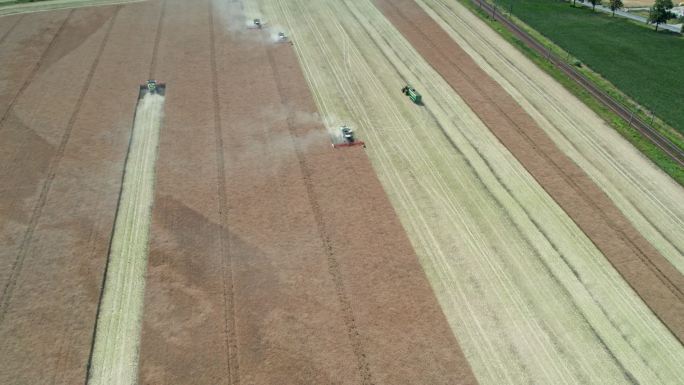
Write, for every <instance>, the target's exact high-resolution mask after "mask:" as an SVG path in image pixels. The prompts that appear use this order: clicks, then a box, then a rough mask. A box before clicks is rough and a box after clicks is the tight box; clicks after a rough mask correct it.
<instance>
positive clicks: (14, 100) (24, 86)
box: [0, 9, 75, 321]
mask: <svg viewBox="0 0 684 385" xmlns="http://www.w3.org/2000/svg"><path fill="white" fill-rule="evenodd" d="M74 11H75V10H74V9H72V10H71V11H69V13H68V14H67V16H66V17H65V18H64V21H63V22H62V24H61V25H60V26H59V28H58V29H57V32H55V35H54V36H53V37H52V40H50V43H48V45H47V47H46V48H45V50H43V53H42V54H41V55H40V58H39V59H38V61H36V62H35V63H34V64H33V67H32V68H31V72H30V73H29V75H28V77H27V78H26V80H25V81H24V84H22V85H21V88H19V91H18V92H17V93H16V94H15V95H14V97H12V100H10V102H9V104H8V105H7V109H5V112H3V114H2V118H0V130H2V128H3V126H4V123H5V121H6V120H7V118H8V117H9V113H10V111H12V109H13V108H14V105H15V104H16V103H17V101H18V100H19V98H20V97H21V95H23V94H24V91H26V89H27V88H28V86H29V85H30V84H31V82H33V78H34V77H35V76H36V74H37V73H38V71H39V70H40V66H41V64H42V62H43V60H44V59H45V56H46V55H47V53H48V52H50V50H51V49H52V47H53V46H54V45H55V42H56V41H57V37H58V36H59V35H60V34H61V33H62V31H63V30H64V27H65V26H66V25H67V22H68V21H69V20H70V19H71V16H72V15H73V14H74ZM12 29H14V27H12ZM1 320H2V310H1V308H0V321H1Z"/></svg>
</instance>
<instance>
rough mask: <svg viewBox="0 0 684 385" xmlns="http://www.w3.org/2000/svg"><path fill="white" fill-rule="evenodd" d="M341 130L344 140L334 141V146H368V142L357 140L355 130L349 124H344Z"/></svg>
mask: <svg viewBox="0 0 684 385" xmlns="http://www.w3.org/2000/svg"><path fill="white" fill-rule="evenodd" d="M340 132H341V134H342V139H343V140H344V141H343V142H342V143H335V142H333V145H332V146H333V148H340V147H351V146H363V147H364V148H365V147H366V144H365V143H364V142H362V141H360V140H356V137H355V136H354V131H353V130H352V129H351V128H349V127H348V126H346V125H344V126H342V127H340Z"/></svg>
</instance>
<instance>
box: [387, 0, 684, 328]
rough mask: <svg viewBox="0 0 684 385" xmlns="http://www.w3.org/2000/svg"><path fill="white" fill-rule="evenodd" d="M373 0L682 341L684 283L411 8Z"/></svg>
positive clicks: (403, 0) (405, 1) (407, 3)
mask: <svg viewBox="0 0 684 385" xmlns="http://www.w3.org/2000/svg"><path fill="white" fill-rule="evenodd" d="M375 2H376V4H377V5H378V7H379V8H380V9H381V11H382V12H383V13H384V14H385V16H386V17H387V18H388V19H389V20H390V21H391V22H392V23H393V24H394V25H395V26H396V28H397V29H398V30H399V31H401V33H402V34H403V35H404V36H405V37H406V39H407V40H409V41H410V42H411V43H412V45H413V46H414V47H415V48H416V49H417V50H418V52H420V53H421V54H422V55H423V56H424V57H425V58H426V59H427V60H428V61H429V62H430V63H431V65H432V66H433V67H434V68H435V69H436V70H437V71H438V72H439V73H440V74H441V75H442V76H443V77H444V79H445V80H447V82H449V84H451V85H452V87H453V88H454V89H455V90H456V91H457V92H458V93H459V94H460V95H461V96H462V97H463V99H464V100H465V101H466V103H467V104H468V105H469V106H470V108H471V109H472V110H473V111H475V112H476V113H477V114H478V115H479V116H480V118H481V119H482V120H483V122H485V124H486V125H487V126H488V127H489V128H490V130H491V131H492V132H493V133H494V134H495V135H496V136H497V137H498V138H499V140H501V142H502V143H503V144H504V145H506V147H507V148H508V149H509V150H510V151H511V152H512V153H513V155H514V156H515V157H516V158H517V159H518V160H519V161H520V162H521V163H522V164H523V165H524V166H525V168H527V170H528V171H529V172H530V173H531V174H532V175H533V176H534V177H535V179H537V181H538V182H539V183H540V184H541V185H542V186H543V187H544V189H545V190H546V191H547V192H548V193H549V194H550V195H551V196H552V197H553V198H554V199H555V200H556V202H558V204H559V205H560V206H561V207H562V208H563V209H564V210H565V211H566V212H567V213H568V215H569V216H570V217H571V218H572V219H573V220H574V221H575V222H576V223H577V225H578V226H579V227H580V228H581V229H582V230H583V231H584V232H585V233H586V234H587V236H588V237H589V238H590V239H591V240H592V241H593V242H594V244H595V245H596V246H597V247H598V248H599V249H600V250H601V252H602V253H603V254H604V255H605V256H606V258H608V260H609V261H610V262H611V263H612V264H613V266H615V268H616V269H617V270H618V271H619V272H620V274H622V276H623V277H624V278H625V280H626V281H627V282H628V283H629V284H630V285H631V286H632V288H634V290H635V291H636V292H637V293H638V294H639V296H640V297H641V298H642V299H643V300H644V302H645V303H646V304H647V305H648V306H649V307H650V308H651V309H652V310H653V311H654V313H655V314H656V315H657V316H658V317H659V318H660V319H661V320H662V321H663V323H664V324H665V325H666V326H667V327H668V328H669V329H670V330H671V331H672V333H673V334H674V335H675V336H677V337H678V338H679V339H680V341H683V340H684V292H683V290H684V277H682V275H681V274H680V273H679V272H678V271H677V270H676V269H675V268H674V267H673V266H672V265H671V264H670V263H668V261H667V260H666V259H665V258H664V257H663V256H662V255H660V254H659V253H658V252H657V250H655V249H654V248H653V246H652V245H651V244H650V243H648V241H646V240H645V239H644V238H643V237H642V236H641V235H640V234H639V232H638V231H637V230H636V229H635V228H634V227H633V226H632V225H631V224H630V223H629V222H628V221H627V219H626V218H624V216H623V215H622V213H621V212H620V211H619V210H618V209H617V207H615V205H614V204H613V202H612V201H611V200H610V198H608V197H607V196H606V195H605V194H604V193H603V192H602V191H601V189H600V188H599V187H598V186H596V185H595V184H594V183H593V182H592V181H591V179H590V178H589V177H588V176H587V175H586V173H584V171H582V170H581V169H580V168H579V167H578V166H577V165H576V164H575V163H573V162H572V161H571V160H570V159H569V158H568V157H567V156H565V155H564V154H563V153H562V152H561V151H560V150H559V149H558V148H557V147H556V146H555V145H554V143H553V142H552V141H551V140H550V138H549V137H548V136H547V135H546V134H545V133H544V131H543V130H542V129H541V128H540V127H539V126H537V125H536V123H535V122H534V121H533V120H532V119H531V118H530V117H529V115H527V114H526V113H525V111H524V110H523V109H522V108H521V107H520V106H519V105H518V104H517V103H516V101H515V100H514V99H513V98H512V97H511V96H510V95H509V94H507V93H506V92H505V90H504V89H503V88H502V87H501V86H499V85H498V84H497V83H496V82H495V81H494V80H492V79H491V78H490V77H489V76H488V75H487V74H486V73H485V72H484V71H482V69H480V68H479V67H478V66H477V64H476V63H475V62H474V61H473V60H472V58H470V57H469V56H468V55H467V53H465V52H464V51H463V50H462V49H461V48H460V47H459V46H458V44H457V43H455V42H454V41H453V40H452V39H451V38H450V37H449V36H448V35H447V34H446V33H445V32H444V31H443V30H442V29H441V28H440V27H439V25H438V24H437V23H436V22H435V21H433V20H432V19H431V18H430V17H429V16H428V15H427V14H426V13H425V12H424V11H423V10H422V9H421V8H420V7H419V6H418V5H417V4H416V3H415V2H413V1H412V0H397V1H388V0H376V1H375Z"/></svg>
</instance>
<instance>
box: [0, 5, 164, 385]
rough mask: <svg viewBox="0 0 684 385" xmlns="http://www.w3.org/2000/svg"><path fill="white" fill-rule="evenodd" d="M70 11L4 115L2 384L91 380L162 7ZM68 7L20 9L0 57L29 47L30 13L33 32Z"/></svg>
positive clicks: (0, 144) (0, 131) (59, 18)
mask: <svg viewBox="0 0 684 385" xmlns="http://www.w3.org/2000/svg"><path fill="white" fill-rule="evenodd" d="M69 12H73V13H72V14H71V17H70V18H69V20H68V21H67V23H66V24H65V26H64V28H63V29H62V31H61V32H60V34H59V36H58V37H57V38H56V39H55V41H54V43H53V44H52V45H51V46H50V47H49V48H47V50H46V51H45V52H42V53H41V52H39V53H38V54H39V55H38V57H42V62H41V64H40V66H39V69H38V70H37V71H36V73H35V76H34V77H33V78H32V79H31V80H30V82H29V83H28V84H27V86H26V87H25V90H24V91H23V92H22V93H21V95H20V96H19V98H17V101H16V103H15V104H14V106H13V107H12V108H11V110H10V113H9V118H8V119H7V120H6V121H5V122H4V124H3V125H2V127H0V136H2V139H0V154H1V155H0V156H2V161H1V162H0V164H2V169H1V170H2V171H1V173H2V174H0V180H2V186H3V187H2V188H3V190H2V193H0V201H1V202H2V204H1V205H0V207H1V208H2V214H1V215H0V232H1V234H2V235H1V236H2V245H3V247H2V248H0V249H2V251H3V255H2V258H1V260H2V262H3V265H2V267H1V268H0V271H2V274H3V275H2V286H1V289H2V290H3V292H2V306H3V307H2V314H1V316H0V317H1V318H0V357H2V364H0V383H3V384H45V383H54V384H75V383H83V382H84V380H85V376H86V368H87V364H88V356H89V353H90V348H91V341H92V336H93V330H94V324H95V319H96V312H97V303H98V300H99V294H100V289H101V285H102V278H103V273H104V267H105V262H106V258H107V247H108V245H109V238H110V234H111V231H112V225H113V220H114V214H115V210H116V203H117V200H118V192H119V188H120V183H121V176H122V171H123V162H124V158H125V155H126V149H127V146H128V139H129V135H130V129H131V125H132V119H133V112H134V110H135V103H136V96H137V87H138V84H139V82H140V81H141V78H143V79H144V77H145V76H146V74H147V72H148V70H149V63H150V57H151V47H152V40H153V37H154V29H155V27H156V25H155V24H154V23H153V24H151V25H150V24H149V23H148V18H154V17H155V15H156V14H158V12H159V7H158V4H156V3H141V4H136V5H130V6H127V7H121V8H120V7H105V8H88V9H82V10H74V11H67V13H69ZM67 13H65V12H64V11H60V12H54V13H53V12H50V13H37V14H31V15H25V16H23V17H22V19H21V21H20V24H19V25H17V27H16V28H15V29H14V31H13V32H12V33H11V34H10V35H9V36H8V38H7V39H6V41H5V43H4V44H14V47H16V48H13V50H12V51H5V50H0V60H6V56H12V55H13V53H14V52H15V51H14V50H23V48H24V47H22V45H21V44H20V42H21V40H23V39H24V38H21V37H19V36H20V35H18V31H19V30H21V29H22V28H24V23H28V24H27V26H26V29H27V32H26V34H29V33H28V30H30V29H31V28H33V29H34V33H36V32H38V31H41V28H40V27H39V26H40V25H41V24H43V25H46V26H53V25H59V24H60V23H61V22H63V21H64V19H65V17H66V15H67ZM51 18H52V19H51ZM49 20H52V21H50V22H48V21H49ZM50 28H52V29H53V32H52V33H53V34H54V31H56V29H55V28H53V27H50ZM131 31H138V33H137V34H131ZM43 33H44V32H41V34H40V36H42V37H39V38H38V39H39V40H40V41H41V42H42V43H41V45H40V46H41V47H47V46H48V45H49V43H48V44H45V40H46V39H47V40H50V39H51V37H50V36H43ZM15 34H17V35H15ZM29 35H30V34H29ZM15 38H16V39H20V40H19V41H18V42H17V41H15ZM35 47H38V46H37V45H36V46H35ZM31 58H32V59H31V60H34V61H33V62H34V63H35V58H36V56H35V55H34V56H31ZM27 59H29V58H28V57H27ZM26 63H27V64H26V66H27V67H29V66H30V64H31V62H30V61H27V62H26ZM25 79H26V75H25V73H24V75H22V77H21V79H18V80H21V81H25ZM15 81H16V79H15ZM14 90H15V91H14V92H17V88H16V87H15V88H14ZM6 106H7V104H3V105H1V106H0V107H2V108H4V107H6ZM29 231H30V232H29ZM27 232H28V233H27ZM8 234H12V237H13V238H11V241H12V242H11V243H10V242H5V239H8V238H7V237H8ZM5 245H8V247H7V248H5ZM6 251H7V253H6V254H4V253H5V252H6Z"/></svg>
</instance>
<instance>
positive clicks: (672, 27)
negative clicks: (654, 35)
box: [577, 2, 682, 33]
mask: <svg viewBox="0 0 684 385" xmlns="http://www.w3.org/2000/svg"><path fill="white" fill-rule="evenodd" d="M577 4H581V5H584V6H585V7H589V8H591V3H589V2H586V3H581V2H577ZM596 9H597V10H599V11H602V12H606V13H613V11H611V10H610V8H608V7H604V6H602V5H598V4H597V5H596ZM615 14H616V15H618V16H621V17H625V18H627V19H631V20H635V21H639V22H642V23H645V24H648V20H647V18H645V17H643V16H639V15H635V14H632V13H629V12H625V11H619V10H618V11H615ZM658 28H659V29H660V28H662V29H667V30H670V31H672V32H680V33H681V32H682V24H661V25H660V26H659V27H658Z"/></svg>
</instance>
